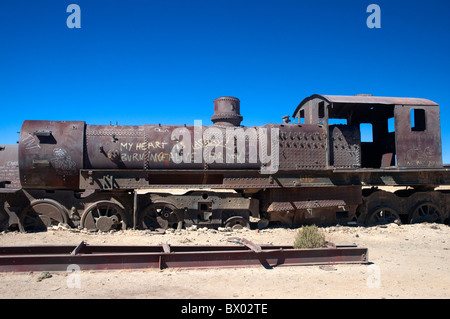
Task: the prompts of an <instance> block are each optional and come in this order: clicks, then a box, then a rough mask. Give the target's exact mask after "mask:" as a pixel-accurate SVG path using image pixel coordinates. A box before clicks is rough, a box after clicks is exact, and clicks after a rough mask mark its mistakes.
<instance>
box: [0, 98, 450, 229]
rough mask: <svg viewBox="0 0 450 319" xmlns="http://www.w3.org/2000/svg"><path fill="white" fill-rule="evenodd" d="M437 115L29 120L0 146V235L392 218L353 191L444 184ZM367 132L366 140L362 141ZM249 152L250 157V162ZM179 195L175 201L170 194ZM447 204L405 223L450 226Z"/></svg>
mask: <svg viewBox="0 0 450 319" xmlns="http://www.w3.org/2000/svg"><path fill="white" fill-rule="evenodd" d="M283 114H285V113H283ZM439 116H440V115H439V105H438V104H436V103H434V102H432V101H429V100H426V99H415V98H391V97H373V96H367V95H366V96H361V95H360V96H334V95H312V96H310V97H308V98H306V99H304V100H303V101H302V102H301V103H300V105H299V106H298V107H297V109H296V110H295V112H294V117H298V118H300V119H301V120H302V122H299V123H296V122H295V120H294V121H291V119H290V118H289V116H284V117H283V123H269V124H265V125H262V126H255V127H244V126H241V121H242V120H243V118H242V116H241V115H240V101H239V99H237V98H234V97H220V98H217V99H216V100H214V114H213V116H212V117H211V120H212V122H213V124H212V125H209V124H205V123H203V124H202V123H201V121H198V122H194V125H192V124H191V125H165V124H157V123H154V124H153V125H139V126H132V125H88V124H86V123H85V122H81V121H77V122H63V121H25V122H24V123H23V126H22V130H21V135H20V138H19V146H18V149H17V146H6V148H3V147H2V146H0V224H1V225H9V226H11V225H15V224H17V223H18V224H19V225H18V227H19V228H20V229H24V230H25V231H37V230H40V229H46V228H47V227H49V226H54V225H57V224H58V223H67V224H69V225H70V226H71V227H79V226H81V227H85V228H87V229H90V230H98V231H110V230H117V229H125V228H128V227H131V226H132V227H143V228H155V227H162V228H166V227H174V228H179V227H181V226H190V225H192V224H198V225H202V226H207V227H217V226H223V225H235V224H237V225H238V226H239V225H248V222H249V219H250V217H255V218H260V217H262V218H264V219H266V220H269V219H270V220H271V221H274V222H280V221H281V222H282V223H283V224H288V225H291V224H301V223H312V222H315V223H322V222H336V221H337V222H345V221H352V222H354V221H355V218H357V217H358V216H359V217H358V221H361V220H363V221H365V219H364V218H363V217H361V216H365V215H364V214H361V215H359V214H360V212H359V209H360V208H361V207H363V206H364V205H365V206H367V207H364V208H370V212H368V213H366V214H369V213H371V212H373V211H375V214H372V215H373V216H372V217H373V218H372V219H377V217H382V216H381V215H383V214H384V212H389V214H390V215H391V216H394V217H395V216H396V213H394V212H396V209H395V208H393V207H391V209H390V210H389V209H388V208H389V206H382V207H381V209H380V208H379V207H372V206H373V205H372V204H373V203H371V204H370V205H369V204H367V205H366V204H361V203H362V202H363V201H362V199H363V196H362V194H361V189H362V187H364V186H375V187H377V186H409V187H413V188H415V189H417V190H424V189H427V190H428V189H432V188H433V187H434V186H436V185H450V167H447V166H443V165H442V151H441V136H440V122H439V120H440V119H439ZM336 119H337V120H338V121H336V122H334V120H336ZM392 122H393V123H394V129H392V127H390V126H392ZM365 123H369V124H371V125H372V132H371V133H372V140H371V141H366V140H362V136H363V134H362V130H361V127H362V124H365ZM244 124H245V123H244ZM265 134H267V135H265ZM264 136H265V137H266V138H262V139H261V137H264ZM272 137H273V139H272ZM239 142H240V143H239ZM250 150H257V154H256V156H253V157H252V160H250V158H251V156H250ZM208 154H209V156H210V158H209V159H211V158H212V159H213V160H212V161H210V160H207V159H206V156H205V155H208ZM269 154H270V155H271V156H272V155H273V156H274V157H276V158H277V159H278V165H277V166H276V167H275V169H274V170H273V171H272V170H269V171H268V172H267V170H266V171H265V172H263V170H265V169H267V166H271V165H272V163H273V161H271V162H270V165H269V164H268V163H269V162H267V161H265V160H264V161H263V160H262V158H261V157H262V156H267V155H269ZM253 155H255V154H253ZM238 159H239V160H238ZM272 159H273V158H272ZM241 160H243V161H241ZM5 163H6V164H5ZM19 175H20V179H18V176H19ZM180 188H182V189H185V190H186V192H185V193H184V194H183V195H179V196H178V195H174V194H170V190H171V189H180ZM205 188H206V189H208V191H203V190H201V189H205ZM156 189H159V190H161V189H166V190H167V194H164V195H158V194H156V193H154V192H153V190H156ZM194 189H195V190H197V191H198V190H200V192H199V193H197V192H196V191H194ZM225 189H233V190H235V192H236V194H233V195H231V194H229V193H227V194H225V193H224V190H225ZM139 190H147V191H146V192H145V193H143V194H138V193H137V191H139ZM159 193H160V192H159ZM447 197H448V198H450V196H447ZM447 197H446V198H447ZM365 198H369V197H368V196H366V197H365ZM411 198H415V197H414V196H411ZM448 201H449V200H448V199H443V200H441V202H444V203H445V205H441V203H440V202H439V203H438V204H436V198H435V196H433V195H431V194H428V193H427V194H426V197H421V200H420V201H417V202H413V201H411V203H409V202H408V203H406V204H405V207H407V210H408V212H405V213H404V215H405V214H407V215H408V218H406V219H408V220H411V221H417V220H422V219H426V220H439V221H442V220H443V221H446V220H448V218H449V217H448V213H447V212H448V211H449V210H448V209H447V207H448V206H449V205H447V204H448V203H447V202H448ZM428 202H429V203H428ZM374 203H378V202H377V201H375V202H374ZM427 203H428V204H427ZM158 205H159V206H161V207H163V208H164V207H165V208H168V207H170V208H171V209H170V210H169V213H167V212H165V213H158V212H159V211H162V212H164V211H167V209H161V207H159V208H158ZM359 205H362V206H359ZM155 207H156V208H157V209H156V210H155ZM357 209H358V211H357ZM155 211H156V213H155ZM357 214H358V216H357ZM166 215H167V216H166ZM378 215H380V216H378ZM436 215H439V218H436V217H435V216H436ZM402 218H404V216H402ZM338 219H339V220H338ZM404 219H405V218H404ZM1 225H0V226H1Z"/></svg>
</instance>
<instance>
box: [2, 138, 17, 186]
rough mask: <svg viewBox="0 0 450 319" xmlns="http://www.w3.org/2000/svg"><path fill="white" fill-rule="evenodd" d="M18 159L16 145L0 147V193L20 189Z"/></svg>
mask: <svg viewBox="0 0 450 319" xmlns="http://www.w3.org/2000/svg"><path fill="white" fill-rule="evenodd" d="M18 158H19V154H18V146H17V145H0V193H6V192H8V190H10V189H19V188H20V180H19V159H18Z"/></svg>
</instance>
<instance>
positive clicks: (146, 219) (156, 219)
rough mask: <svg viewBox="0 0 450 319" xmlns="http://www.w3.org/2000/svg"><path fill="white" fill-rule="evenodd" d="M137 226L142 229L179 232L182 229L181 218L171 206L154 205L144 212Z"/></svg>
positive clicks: (165, 204)
mask: <svg viewBox="0 0 450 319" xmlns="http://www.w3.org/2000/svg"><path fill="white" fill-rule="evenodd" d="M139 224H140V225H141V226H142V227H143V228H144V229H150V230H155V229H157V228H162V229H168V228H176V229H178V230H179V229H181V228H182V227H183V217H182V214H181V213H180V212H179V211H178V210H177V209H176V207H175V206H173V205H171V204H168V203H154V204H151V205H149V206H148V207H147V208H146V209H145V210H144V213H143V215H142V217H141V222H140V223H139Z"/></svg>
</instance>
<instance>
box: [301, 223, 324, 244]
mask: <svg viewBox="0 0 450 319" xmlns="http://www.w3.org/2000/svg"><path fill="white" fill-rule="evenodd" d="M322 247H326V241H325V235H324V234H323V233H322V231H320V229H318V228H317V226H316V225H311V226H303V227H301V228H299V229H298V231H297V235H296V236H295V240H294V248H296V249H298V248H322Z"/></svg>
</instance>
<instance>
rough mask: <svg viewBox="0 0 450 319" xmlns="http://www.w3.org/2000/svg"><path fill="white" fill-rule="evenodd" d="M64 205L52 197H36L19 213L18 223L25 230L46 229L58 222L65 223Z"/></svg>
mask: <svg viewBox="0 0 450 319" xmlns="http://www.w3.org/2000/svg"><path fill="white" fill-rule="evenodd" d="M67 220H68V214H67V211H66V209H65V208H64V206H62V205H61V204H60V203H58V202H57V201H55V200H53V199H36V200H33V201H32V202H31V203H30V205H29V206H28V207H27V208H26V209H25V210H24V211H23V212H22V213H21V216H20V223H21V224H22V227H23V230H24V231H25V232H40V231H46V230H47V228H48V227H50V226H56V225H58V224H59V223H63V224H67Z"/></svg>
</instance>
